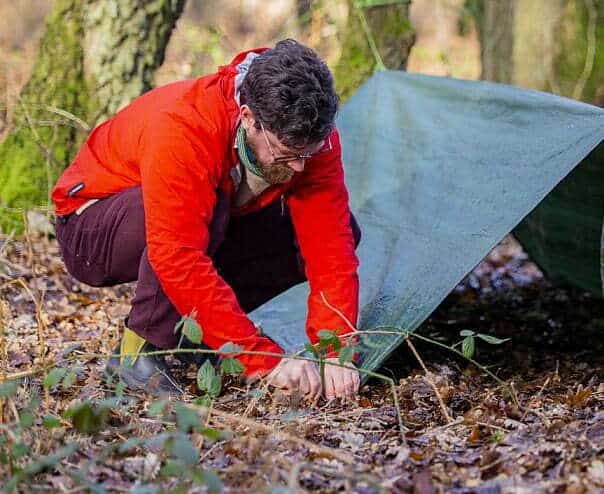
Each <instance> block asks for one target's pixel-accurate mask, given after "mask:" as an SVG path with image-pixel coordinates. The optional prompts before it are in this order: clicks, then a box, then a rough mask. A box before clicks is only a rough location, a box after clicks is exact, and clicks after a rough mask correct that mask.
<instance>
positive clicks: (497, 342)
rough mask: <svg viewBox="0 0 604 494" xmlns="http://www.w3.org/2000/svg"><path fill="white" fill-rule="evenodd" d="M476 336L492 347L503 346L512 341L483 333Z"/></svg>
mask: <svg viewBox="0 0 604 494" xmlns="http://www.w3.org/2000/svg"><path fill="white" fill-rule="evenodd" d="M476 336H478V338H480V339H481V340H483V341H486V342H487V343H490V344H491V345H501V344H502V343H505V342H506V341H510V339H509V338H505V339H503V340H502V339H501V338H496V337H495V336H491V335H488V334H482V333H478V334H477V335H476Z"/></svg>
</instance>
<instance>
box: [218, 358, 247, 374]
mask: <svg viewBox="0 0 604 494" xmlns="http://www.w3.org/2000/svg"><path fill="white" fill-rule="evenodd" d="M244 370H245V365H243V364H242V363H241V362H240V361H239V360H238V359H236V358H231V357H229V358H225V359H223V360H222V362H221V363H220V371H221V372H222V373H223V374H230V375H233V376H238V375H239V374H242V373H243V371H244Z"/></svg>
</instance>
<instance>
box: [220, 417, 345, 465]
mask: <svg viewBox="0 0 604 494" xmlns="http://www.w3.org/2000/svg"><path fill="white" fill-rule="evenodd" d="M216 417H221V418H223V419H225V420H230V421H232V422H237V423H239V424H241V425H244V426H246V427H249V428H250V429H254V430H256V431H261V432H265V433H267V434H269V435H271V436H278V437H280V438H282V439H283V440H286V441H291V442H294V443H298V444H300V445H301V446H304V447H305V448H307V449H308V450H310V451H312V452H314V453H315V454H318V455H321V456H323V457H328V458H334V459H336V460H338V461H341V462H342V463H345V464H347V465H350V464H352V463H353V461H352V459H351V457H350V456H347V455H344V454H342V453H340V452H339V451H338V450H336V449H333V448H330V447H327V446H321V445H319V444H315V443H313V442H310V441H308V440H306V439H304V438H301V437H297V436H294V435H292V434H289V433H287V432H284V431H282V430H278V429H277V430H275V428H274V427H270V426H268V425H264V424H261V423H259V422H255V421H253V420H250V419H247V418H244V417H240V416H239V415H234V414H231V413H229V412H224V411H222V410H217V409H214V412H213V415H212V421H214V420H215V419H216Z"/></svg>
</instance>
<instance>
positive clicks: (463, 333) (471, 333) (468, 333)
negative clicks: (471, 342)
mask: <svg viewBox="0 0 604 494" xmlns="http://www.w3.org/2000/svg"><path fill="white" fill-rule="evenodd" d="M475 334H476V333H474V331H470V330H469V329H462V330H461V331H460V332H459V335H460V336H474V335H475Z"/></svg>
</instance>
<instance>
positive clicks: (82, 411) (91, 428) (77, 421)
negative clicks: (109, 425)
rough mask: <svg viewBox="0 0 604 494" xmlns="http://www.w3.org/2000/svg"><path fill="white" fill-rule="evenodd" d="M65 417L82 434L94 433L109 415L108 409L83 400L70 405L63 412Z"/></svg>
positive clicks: (100, 427)
mask: <svg viewBox="0 0 604 494" xmlns="http://www.w3.org/2000/svg"><path fill="white" fill-rule="evenodd" d="M64 416H65V418H68V419H71V422H72V424H73V426H74V428H75V429H76V430H77V431H78V432H80V433H82V434H94V433H95V432H98V431H100V430H101V429H102V428H103V426H104V425H105V423H106V422H107V418H108V416H109V409H108V408H106V407H102V406H98V405H93V404H92V403H90V402H83V403H79V404H77V405H74V406H72V407H71V408H69V409H67V410H66V411H65V413H64Z"/></svg>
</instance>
